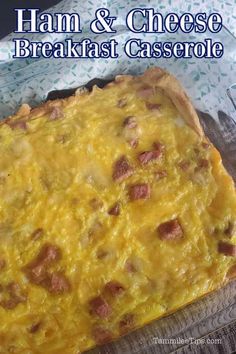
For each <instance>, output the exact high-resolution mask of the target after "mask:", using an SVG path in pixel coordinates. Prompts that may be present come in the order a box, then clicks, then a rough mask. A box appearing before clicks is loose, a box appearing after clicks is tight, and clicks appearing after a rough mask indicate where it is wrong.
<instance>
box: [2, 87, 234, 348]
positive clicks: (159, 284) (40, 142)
mask: <svg viewBox="0 0 236 354" xmlns="http://www.w3.org/2000/svg"><path fill="white" fill-rule="evenodd" d="M138 92H139V84H138V83H137V82H135V83H132V82H128V83H126V82H125V83H119V84H115V85H111V86H109V87H107V88H105V89H103V90H100V89H95V90H94V91H93V93H92V94H85V95H82V96H80V97H78V98H77V99H74V100H71V101H68V103H67V104H64V106H63V108H60V109H61V110H63V117H59V118H58V119H52V118H55V117H54V116H51V119H50V114H52V113H50V112H47V113H45V114H43V115H42V116H41V117H38V118H36V119H33V118H32V119H31V120H29V121H28V122H27V129H26V130H22V129H20V128H17V127H15V129H12V128H11V127H10V126H9V125H8V124H3V125H1V127H0V154H1V159H0V221H1V224H0V241H1V242H0V258H1V259H2V260H4V262H5V266H3V267H2V269H1V270H0V286H1V287H0V303H1V305H2V306H1V305H0V318H1V323H0V352H1V353H7V352H12V353H47V354H51V353H64V354H66V353H68V354H71V353H77V352H78V351H83V350H86V349H89V348H91V347H92V346H94V345H95V344H96V341H97V342H98V343H99V342H103V341H106V339H107V338H106V333H105V335H104V332H102V331H109V336H111V337H112V338H116V337H118V336H119V335H121V334H123V333H124V332H126V331H128V330H130V329H133V328H135V327H140V326H143V325H144V324H145V323H147V322H149V321H152V320H154V319H156V318H158V317H160V316H163V315H165V314H167V313H170V312H173V311H175V310H176V309H178V308H179V307H181V306H183V305H185V304H187V303H189V302H191V301H193V300H194V299H196V298H199V297H200V296H202V295H204V294H206V293H208V292H209V291H212V290H214V289H216V288H218V287H219V286H221V285H222V284H223V282H224V281H225V278H226V273H227V271H228V269H229V268H230V267H231V266H232V265H233V263H235V258H234V257H230V256H226V255H224V254H222V253H219V252H218V243H219V241H220V240H228V239H229V237H228V236H227V235H226V234H227V232H226V231H227V230H228V229H229V224H230V225H232V223H234V221H235V219H236V195H235V190H234V186H233V182H232V179H231V178H230V177H229V176H228V175H227V173H226V171H225V169H224V168H223V166H222V163H221V159H220V156H219V153H218V152H217V151H216V149H215V148H214V147H213V146H212V145H209V146H207V145H206V144H205V145H204V143H203V141H202V140H201V138H200V137H199V136H198V135H197V134H196V133H195V132H194V131H193V130H192V129H191V128H190V127H189V126H187V125H185V124H184V121H183V120H182V119H181V118H180V117H179V115H178V112H177V110H176V109H175V107H174V106H173V104H172V103H171V101H170V100H169V99H168V98H167V97H165V96H164V95H163V94H162V93H161V92H160V91H158V90H156V91H155V93H154V94H150V95H149V96H148V97H146V98H145V97H140V95H139V93H138ZM147 102H149V103H155V104H156V103H158V104H160V106H159V107H158V109H152V108H153V107H150V105H147ZM129 116H132V117H135V119H136V122H137V126H136V127H133V128H130V129H129V128H127V127H125V126H124V123H123V122H124V120H125V118H126V117H129ZM135 139H137V140H138V146H137V147H134V146H133V147H132V146H131V145H130V140H135ZM157 141H158V142H160V143H161V144H162V145H163V146H164V153H163V156H162V157H161V158H159V159H157V160H154V161H151V162H149V163H147V164H145V165H141V164H140V163H139V161H138V159H137V156H138V154H139V153H141V152H143V151H149V150H152V146H153V143H154V142H157ZM121 156H125V157H126V159H127V160H128V162H129V163H130V165H131V166H132V168H133V171H134V173H133V174H132V175H130V176H129V177H128V178H126V179H124V180H123V181H121V182H117V181H114V180H113V178H112V174H113V171H114V164H115V162H116V161H118V160H119V159H120V157H121ZM203 160H204V161H205V160H207V161H208V163H207V164H206V165H205V164H202V165H203V166H201V161H203ZM163 171H164V172H163ZM160 172H161V173H160ZM160 175H161V177H162V178H158V176H159V177H160ZM135 184H148V186H149V188H150V198H147V199H139V200H130V198H129V193H128V190H129V186H132V185H135ZM115 203H119V207H120V213H119V215H110V214H109V213H108V211H109V209H110V208H111V207H112V206H113V205H114V204H115ZM173 219H178V221H179V223H180V224H181V228H182V230H183V235H182V237H180V238H177V239H173V240H165V239H161V238H160V237H159V235H158V232H157V227H158V226H159V225H160V224H162V223H164V222H166V221H169V220H173ZM225 230H226V231H225ZM231 236H232V235H231ZM49 243H50V244H51V245H55V246H57V247H58V248H59V249H60V250H61V258H60V259H59V260H57V261H55V262H51V263H50V264H49V265H48V266H47V267H48V272H59V273H63V274H64V276H65V277H66V279H67V280H68V282H69V283H70V289H69V290H68V291H66V292H63V293H60V291H59V293H57V294H55V293H52V292H50V291H49V288H47V285H44V286H43V285H42V284H40V283H39V284H36V283H35V282H32V281H31V280H30V278H29V277H27V273H26V272H25V266H27V265H30V264H31V263H32V261H33V260H35V259H36V258H37V255H38V254H39V253H40V250H41V249H42V247H43V246H44V245H45V244H49ZM230 243H231V244H236V235H233V236H232V237H231V239H230ZM109 281H116V282H119V284H122V287H123V291H122V294H119V296H107V295H106V294H105V295H103V294H104V286H105V284H107V283H108V282H109ZM12 282H14V283H16V284H18V287H19V289H18V290H17V291H18V293H19V292H20V295H19V294H18V295H15V292H14V291H13V295H12V291H11V290H9V284H10V283H12ZM97 296H102V297H103V298H104V299H105V301H106V303H107V304H108V305H109V307H110V308H111V311H112V312H111V314H110V315H109V316H108V317H106V316H99V315H98V314H97V313H94V312H93V311H92V312H91V308H90V301H91V299H93V298H95V297H97ZM15 298H17V299H18V300H17V301H16V304H15V305H14V301H13V306H12V308H9V306H6V303H7V301H8V300H9V299H10V300H14V299H15ZM4 301H5V302H4ZM4 304H5V306H4ZM7 304H8V303H7ZM8 305H9V304H8ZM7 307H8V308H7ZM10 307H11V305H10ZM95 312H96V311H95ZM127 314H128V315H132V316H133V317H131V318H132V321H131V320H130V322H132V323H129V321H127V316H128V315H127ZM125 316H126V317H125ZM125 319H126V320H125ZM126 322H128V323H126ZM97 326H99V328H100V336H99V334H97V335H95V336H94V328H96V327H97ZM122 326H123V327H124V331H122ZM101 332H102V335H101ZM103 335H104V337H105V338H100V337H102V336H103ZM109 336H108V337H109ZM97 337H98V338H97ZM109 339H110V338H109Z"/></svg>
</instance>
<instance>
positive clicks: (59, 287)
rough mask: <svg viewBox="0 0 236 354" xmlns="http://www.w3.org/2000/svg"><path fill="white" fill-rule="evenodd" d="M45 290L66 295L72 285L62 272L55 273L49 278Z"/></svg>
mask: <svg viewBox="0 0 236 354" xmlns="http://www.w3.org/2000/svg"><path fill="white" fill-rule="evenodd" d="M45 288H47V290H48V291H49V292H50V293H52V294H64V293H67V292H68V291H69V290H70V283H69V281H68V279H67V278H66V276H65V275H64V274H63V273H62V272H54V273H52V274H50V275H49V276H48V278H47V281H46V282H45Z"/></svg>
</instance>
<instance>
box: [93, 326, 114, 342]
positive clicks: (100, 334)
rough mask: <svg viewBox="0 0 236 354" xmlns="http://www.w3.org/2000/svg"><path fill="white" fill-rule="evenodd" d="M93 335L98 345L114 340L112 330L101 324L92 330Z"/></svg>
mask: <svg viewBox="0 0 236 354" xmlns="http://www.w3.org/2000/svg"><path fill="white" fill-rule="evenodd" d="M92 336H93V338H94V340H95V342H96V343H97V344H98V345H102V344H105V343H108V342H110V341H111V340H112V337H113V336H112V332H111V331H109V330H108V329H106V328H103V327H101V326H99V327H98V326H96V327H94V328H93V330H92Z"/></svg>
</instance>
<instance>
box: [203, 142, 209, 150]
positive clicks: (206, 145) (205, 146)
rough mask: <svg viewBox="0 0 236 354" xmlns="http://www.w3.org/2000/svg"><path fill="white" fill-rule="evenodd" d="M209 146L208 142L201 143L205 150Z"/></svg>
mask: <svg viewBox="0 0 236 354" xmlns="http://www.w3.org/2000/svg"><path fill="white" fill-rule="evenodd" d="M210 146H211V145H210V144H208V143H205V142H203V143H202V147H203V149H205V150H207V149H209V147H210Z"/></svg>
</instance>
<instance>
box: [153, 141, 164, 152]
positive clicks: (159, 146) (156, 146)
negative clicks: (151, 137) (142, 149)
mask: <svg viewBox="0 0 236 354" xmlns="http://www.w3.org/2000/svg"><path fill="white" fill-rule="evenodd" d="M152 146H153V149H154V150H158V151H161V152H164V150H165V145H163V144H162V143H160V142H159V141H155V142H154V143H153V144H152Z"/></svg>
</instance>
